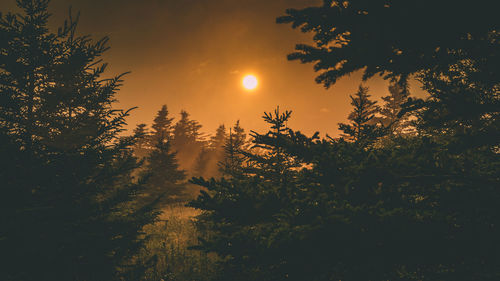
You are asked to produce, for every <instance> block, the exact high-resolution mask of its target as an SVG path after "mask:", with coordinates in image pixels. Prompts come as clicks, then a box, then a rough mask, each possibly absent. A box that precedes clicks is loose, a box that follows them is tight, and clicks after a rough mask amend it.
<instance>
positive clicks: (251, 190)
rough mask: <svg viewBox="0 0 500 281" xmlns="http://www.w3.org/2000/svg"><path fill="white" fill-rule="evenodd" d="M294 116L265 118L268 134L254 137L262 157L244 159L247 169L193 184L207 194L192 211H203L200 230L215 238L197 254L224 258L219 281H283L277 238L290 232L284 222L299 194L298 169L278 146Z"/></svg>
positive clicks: (240, 133) (240, 135)
mask: <svg viewBox="0 0 500 281" xmlns="http://www.w3.org/2000/svg"><path fill="white" fill-rule="evenodd" d="M290 115H291V112H290V111H285V112H284V113H282V112H280V111H279V109H277V110H275V112H274V113H267V112H266V113H265V114H264V119H265V120H266V122H268V123H269V124H270V126H271V129H270V131H269V132H268V133H267V134H258V133H256V132H253V133H252V135H253V138H254V141H253V143H254V146H256V147H260V148H261V150H262V151H263V153H259V154H253V153H245V156H246V158H247V159H248V166H245V169H242V167H238V171H236V169H235V167H234V166H231V167H229V168H230V169H228V173H231V174H230V177H223V178H221V179H211V180H209V181H208V180H205V179H203V178H193V179H192V180H191V181H192V182H193V183H195V184H197V185H200V186H202V187H204V188H206V190H202V191H201V195H200V196H199V197H198V198H197V199H196V200H194V201H192V202H191V203H190V206H193V207H195V208H198V209H201V210H203V211H204V214H203V215H201V216H200V217H199V226H201V228H200V229H201V230H208V231H209V232H210V233H211V234H212V235H210V236H209V239H207V240H202V241H201V244H200V245H199V247H198V248H199V249H202V250H204V251H209V252H216V253H218V254H219V255H220V256H221V257H223V258H224V261H225V262H224V269H223V273H222V277H221V278H222V279H221V280H280V279H281V278H282V277H284V275H282V270H283V268H282V267H283V266H282V264H281V262H282V261H283V254H284V252H283V250H284V249H283V248H282V246H283V245H284V244H283V243H281V239H280V238H278V237H280V236H281V235H282V232H281V231H282V230H284V229H286V227H285V228H283V226H284V225H283V224H282V223H285V222H284V221H283V220H282V218H283V216H286V214H288V213H289V212H290V211H291V210H293V205H291V204H290V203H291V199H292V198H293V194H295V193H296V191H295V190H294V186H295V183H294V179H295V178H296V176H295V174H296V170H294V169H295V168H297V167H298V163H296V161H295V160H294V158H292V157H290V155H289V154H288V153H286V152H285V151H284V150H283V149H282V148H281V147H278V146H275V145H276V144H278V143H281V141H282V140H283V139H284V137H285V135H287V134H288V129H287V127H286V123H287V121H288V119H289V118H290ZM235 127H236V128H238V130H237V131H238V137H237V138H238V139H239V143H238V146H239V147H241V146H242V140H243V139H244V137H243V136H244V134H243V131H242V130H241V127H239V123H237V124H236V126H235ZM230 139H231V137H230ZM234 141H235V139H233V142H234ZM233 144H234V143H233ZM226 148H227V147H226ZM238 153H241V151H238ZM233 160H235V159H233ZM234 163H236V161H235V162H234ZM234 163H228V164H231V165H233V164H234Z"/></svg>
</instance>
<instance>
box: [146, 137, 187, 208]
mask: <svg viewBox="0 0 500 281" xmlns="http://www.w3.org/2000/svg"><path fill="white" fill-rule="evenodd" d="M166 138H167V136H166V135H163V134H162V135H161V137H160V138H159V139H156V141H157V143H156V144H155V146H154V148H153V150H151V152H150V153H149V155H148V157H147V158H146V162H147V163H146V167H145V170H144V172H143V174H144V177H145V178H146V181H145V182H146V189H145V192H144V194H143V196H142V197H141V201H143V202H145V203H146V204H148V203H149V204H151V203H154V204H158V205H157V206H160V207H162V206H164V205H165V204H167V203H172V202H175V201H179V200H182V199H183V195H184V191H185V182H184V180H185V179H186V173H185V171H183V170H181V169H180V168H179V164H178V162H177V158H176V153H175V152H172V151H171V150H172V148H171V143H172V142H171V141H170V140H167V139H166Z"/></svg>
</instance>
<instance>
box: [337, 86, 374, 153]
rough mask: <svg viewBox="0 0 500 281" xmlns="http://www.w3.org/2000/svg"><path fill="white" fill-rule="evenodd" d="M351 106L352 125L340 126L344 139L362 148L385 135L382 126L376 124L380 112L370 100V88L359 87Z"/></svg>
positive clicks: (350, 117) (341, 124) (352, 97)
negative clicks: (376, 117)
mask: <svg viewBox="0 0 500 281" xmlns="http://www.w3.org/2000/svg"><path fill="white" fill-rule="evenodd" d="M350 98H351V105H352V106H353V107H354V109H353V111H352V112H351V113H350V114H349V116H348V119H349V120H351V124H343V123H340V124H339V129H340V130H342V131H343V132H344V134H343V137H344V138H347V139H348V140H352V141H354V142H356V143H358V144H361V145H362V146H366V145H369V144H371V143H373V142H374V141H375V140H376V139H377V138H379V137H380V136H382V135H383V134H384V129H383V128H382V127H381V125H380V124H378V123H377V122H374V117H375V113H377V112H378V111H379V108H378V106H377V105H376V103H377V102H376V101H372V100H370V95H369V94H368V88H366V87H362V86H359V88H358V91H357V92H356V94H355V95H354V96H352V95H351V96H350Z"/></svg>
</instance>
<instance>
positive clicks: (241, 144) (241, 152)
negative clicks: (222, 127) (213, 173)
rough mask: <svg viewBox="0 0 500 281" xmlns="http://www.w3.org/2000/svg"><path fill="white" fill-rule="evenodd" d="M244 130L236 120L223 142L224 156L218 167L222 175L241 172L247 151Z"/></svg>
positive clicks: (235, 174) (236, 174)
mask: <svg viewBox="0 0 500 281" xmlns="http://www.w3.org/2000/svg"><path fill="white" fill-rule="evenodd" d="M246 138H247V136H246V134H245V130H244V129H243V128H242V127H241V126H240V120H238V121H236V124H234V126H233V128H232V130H231V129H230V130H229V136H228V137H227V138H226V141H225V143H224V157H223V158H222V160H221V161H220V162H219V169H220V172H221V173H222V175H223V176H226V177H227V176H230V177H235V176H238V175H241V174H242V173H243V167H244V163H245V159H246V157H245V153H246V152H248V146H247V142H246Z"/></svg>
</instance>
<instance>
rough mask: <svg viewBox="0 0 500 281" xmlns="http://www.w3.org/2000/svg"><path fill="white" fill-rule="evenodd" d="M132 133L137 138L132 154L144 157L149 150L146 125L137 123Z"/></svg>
mask: <svg viewBox="0 0 500 281" xmlns="http://www.w3.org/2000/svg"><path fill="white" fill-rule="evenodd" d="M134 135H135V136H136V138H137V140H136V142H135V144H134V147H133V151H134V156H135V157H137V158H139V159H144V158H145V157H146V156H147V155H148V154H149V152H150V151H151V140H150V134H149V130H148V127H147V125H146V124H138V125H137V126H136V127H135V129H134Z"/></svg>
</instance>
